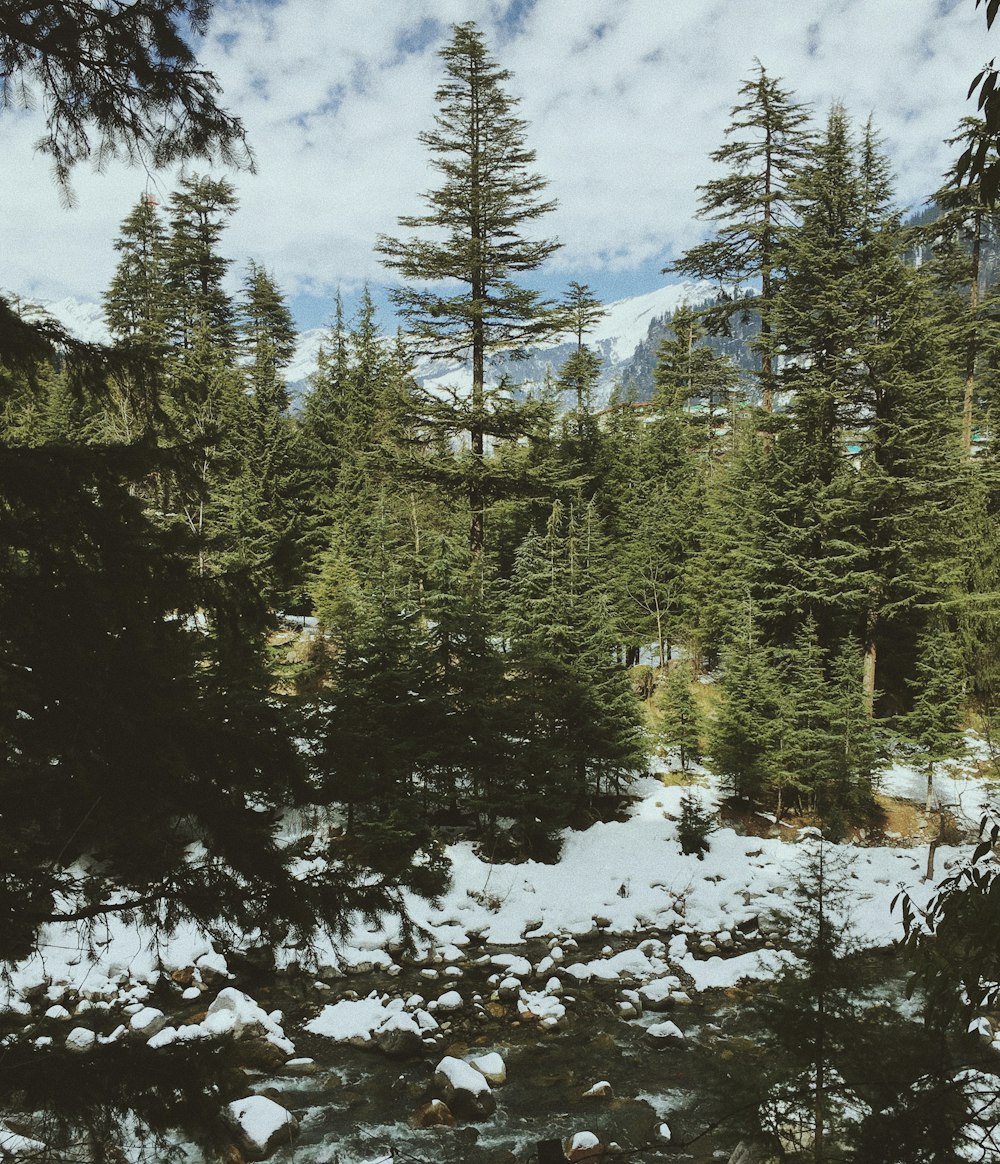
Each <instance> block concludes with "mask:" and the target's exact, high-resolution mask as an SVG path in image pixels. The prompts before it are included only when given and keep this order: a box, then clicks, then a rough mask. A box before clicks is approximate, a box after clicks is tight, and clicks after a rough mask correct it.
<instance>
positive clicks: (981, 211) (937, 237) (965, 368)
mask: <svg viewBox="0 0 1000 1164" xmlns="http://www.w3.org/2000/svg"><path fill="white" fill-rule="evenodd" d="M984 135H985V126H984V125H983V123H982V122H981V121H978V120H977V119H976V118H973V117H965V118H963V119H962V121H961V123H960V124H959V127H958V131H957V132H956V134H955V135H954V136H953V137H951V138H949V139H948V142H947V144H948V145H950V146H958V145H961V146H964V147H965V148H966V150H977V149H979V148H980V146H981V145H984V144H985V145H986V149H987V156H988V155H989V153H990V151H991V150H992V153H993V155H994V157H995V155H996V149H995V144H994V143H992V142H989V143H986V142H984ZM959 168H960V167H959V163H957V162H956V164H955V165H954V166H952V167H951V168H950V169H949V170H948V172H947V173H946V174H945V182H944V185H943V186H941V188H940V189H939V190H938V191H937V192H936V193H935V195H934V201H935V203H936V204H937V205H938V206H939V207H940V208H941V212H942V213H941V214H940V216H939V217H938V218H937V219H936V220H935V221H934V222H932V223H930V224H929V225H928V226H927V227H926V228H924V229H923V230H922V231H921V232H920V237H921V240H922V241H928V242H930V243H931V245H932V246H933V248H934V251H935V256H934V257H935V260H936V261H937V264H938V268H939V271H938V274H939V278H940V279H941V281H942V282H944V283H945V285H946V286H947V287H948V288H949V289H950V290H954V291H957V292H958V293H959V295H962V296H963V298H964V300H965V301H964V303H962V305H961V309H960V310H959V311H958V312H956V313H955V318H953V319H952V320H951V321H950V322H951V327H952V329H953V332H954V335H953V340H952V342H953V345H954V347H955V348H956V349H957V357H958V362H959V365H960V368H961V376H962V446H963V448H964V450H965V454H966V456H971V455H972V437H973V430H974V427H975V424H976V420H977V417H976V404H977V396H978V392H979V384H978V381H979V377H980V375H981V368H980V364H981V361H982V354H983V352H982V349H983V345H984V341H985V339H986V334H987V332H988V329H989V320H990V318H991V317H992V315H993V314H994V309H995V307H996V293H995V291H993V290H992V289H991V288H988V287H984V286H983V285H982V283H983V273H984V272H983V252H984V248H986V247H989V246H990V245H995V243H996V241H997V238H998V237H1000V216H998V215H997V213H996V211H995V209H994V208H993V207H992V206H991V205H990V204H989V203H988V202H987V201H986V199H985V198H984V197H983V191H982V188H981V183H980V182H978V181H973V182H971V183H970V182H967V181H963V176H962V175H961V174H960V173H959Z"/></svg>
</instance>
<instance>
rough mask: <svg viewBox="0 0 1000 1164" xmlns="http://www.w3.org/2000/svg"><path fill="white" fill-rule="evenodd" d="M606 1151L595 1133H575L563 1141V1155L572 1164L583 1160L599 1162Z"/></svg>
mask: <svg viewBox="0 0 1000 1164" xmlns="http://www.w3.org/2000/svg"><path fill="white" fill-rule="evenodd" d="M604 1151H605V1149H604V1145H603V1144H602V1143H601V1141H600V1140H599V1139H598V1138H597V1137H596V1136H595V1135H594V1133H593V1132H575V1133H574V1134H573V1135H572V1136H570V1137H569V1138H568V1139H567V1140H564V1141H563V1155H564V1156H565V1157H566V1159H567V1160H569V1161H570V1164H577V1162H578V1161H581V1160H599V1159H600V1158H601V1157H602V1156H603V1155H604Z"/></svg>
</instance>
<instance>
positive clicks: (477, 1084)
mask: <svg viewBox="0 0 1000 1164" xmlns="http://www.w3.org/2000/svg"><path fill="white" fill-rule="evenodd" d="M434 1074H435V1075H442V1076H444V1078H445V1079H447V1080H448V1083H449V1084H450V1086H451V1087H453V1088H454V1089H455V1091H466V1092H468V1093H469V1094H470V1095H482V1094H483V1093H484V1092H488V1091H489V1090H490V1085H489V1082H488V1081H487V1079H486V1077H485V1075H483V1074H482V1073H481V1072H479V1071H477V1070H476V1068H475V1067H473V1066H472V1064H471V1063H466V1061H465V1060H464V1059H456V1058H455V1056H454V1055H445V1057H444V1058H443V1059H442V1060H441V1062H440V1063H438V1065H437V1067H435V1068H434Z"/></svg>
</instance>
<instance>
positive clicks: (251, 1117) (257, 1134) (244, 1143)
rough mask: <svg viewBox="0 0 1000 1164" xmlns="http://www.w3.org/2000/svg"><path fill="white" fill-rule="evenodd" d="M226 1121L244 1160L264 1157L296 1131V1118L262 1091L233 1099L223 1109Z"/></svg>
mask: <svg viewBox="0 0 1000 1164" xmlns="http://www.w3.org/2000/svg"><path fill="white" fill-rule="evenodd" d="M226 1122H227V1123H228V1124H229V1126H230V1127H231V1128H232V1130H233V1133H234V1135H235V1137H236V1141H237V1147H238V1148H239V1149H240V1151H241V1152H242V1153H243V1156H244V1158H245V1159H247V1160H266V1159H267V1158H268V1157H269V1156H273V1155H274V1153H275V1152H277V1150H278V1149H279V1148H281V1147H283V1146H284V1145H285V1144H289V1143H291V1141H292V1138H293V1136H294V1135H295V1133H296V1132H297V1131H298V1126H299V1123H298V1120H297V1119H296V1118H295V1116H293V1115H292V1113H291V1112H290V1111H286V1110H285V1108H283V1107H282V1106H281V1104H280V1103H275V1102H274V1100H273V1099H268V1098H267V1097H266V1096H263V1095H249V1096H247V1098H246V1099H237V1100H234V1101H233V1102H232V1103H231V1104H229V1106H228V1107H227V1109H226Z"/></svg>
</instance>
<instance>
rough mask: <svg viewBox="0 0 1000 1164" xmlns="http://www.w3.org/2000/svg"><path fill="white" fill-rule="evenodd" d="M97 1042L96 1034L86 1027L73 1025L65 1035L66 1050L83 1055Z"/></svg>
mask: <svg viewBox="0 0 1000 1164" xmlns="http://www.w3.org/2000/svg"><path fill="white" fill-rule="evenodd" d="M96 1042H97V1036H96V1035H95V1034H94V1032H93V1031H92V1030H90V1029H89V1028H88V1027H74V1028H73V1029H72V1030H71V1031H70V1033H69V1034H68V1035H67V1036H66V1050H67V1051H72V1052H74V1054H77V1055H83V1054H85V1053H86V1052H87V1051H89V1050H90V1049H91V1048H92V1047H93V1045H94V1044H95V1043H96Z"/></svg>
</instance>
